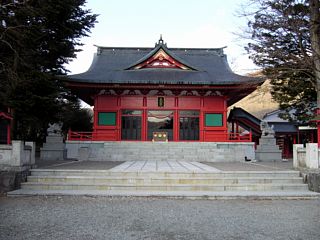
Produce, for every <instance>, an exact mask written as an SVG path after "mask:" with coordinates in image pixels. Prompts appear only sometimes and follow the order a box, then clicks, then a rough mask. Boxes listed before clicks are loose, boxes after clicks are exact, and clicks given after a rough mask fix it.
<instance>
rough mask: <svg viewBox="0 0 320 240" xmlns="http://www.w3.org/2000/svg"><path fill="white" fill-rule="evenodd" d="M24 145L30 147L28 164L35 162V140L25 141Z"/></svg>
mask: <svg viewBox="0 0 320 240" xmlns="http://www.w3.org/2000/svg"><path fill="white" fill-rule="evenodd" d="M25 145H26V146H30V147H31V156H30V163H29V164H30V165H34V164H36V143H35V142H25Z"/></svg>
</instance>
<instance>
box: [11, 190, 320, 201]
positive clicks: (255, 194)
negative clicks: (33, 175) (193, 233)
mask: <svg viewBox="0 0 320 240" xmlns="http://www.w3.org/2000/svg"><path fill="white" fill-rule="evenodd" d="M38 195H40V196H43V195H45V196H62V195H64V196H92V197H96V196H103V197H167V198H177V199H180V198H183V199H206V200H208V199H210V200H233V199H245V200H257V199H259V200H265V199H268V200H270V199H271V200H276V199H281V200H282V199H319V198H320V194H319V193H316V192H310V191H221V192H208V191H203V192H201V191H197V192H195V191H183V192H181V191H179V192H175V191H170V192H168V191H166V192H164V191H162V192H159V191H158V192H157V191H152V192H150V191H112V190H110V191H99V190H28V189H19V190H15V191H12V192H9V193H8V196H10V197H19V196H38Z"/></svg>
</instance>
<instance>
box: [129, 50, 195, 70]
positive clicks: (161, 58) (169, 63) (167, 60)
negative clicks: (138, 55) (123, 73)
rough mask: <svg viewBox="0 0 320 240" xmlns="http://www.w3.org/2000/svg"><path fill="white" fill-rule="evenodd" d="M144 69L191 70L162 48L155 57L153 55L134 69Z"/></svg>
mask: <svg viewBox="0 0 320 240" xmlns="http://www.w3.org/2000/svg"><path fill="white" fill-rule="evenodd" d="M142 68H177V69H183V70H190V68H189V67H187V66H185V65H184V64H182V63H180V62H179V61H177V60H175V59H174V58H172V57H171V56H170V55H168V54H167V53H166V52H165V51H164V50H163V49H162V48H160V49H159V51H157V52H156V53H155V54H154V55H152V56H151V57H150V58H148V59H147V60H145V61H144V62H142V63H140V64H138V65H136V66H135V67H133V69H142Z"/></svg>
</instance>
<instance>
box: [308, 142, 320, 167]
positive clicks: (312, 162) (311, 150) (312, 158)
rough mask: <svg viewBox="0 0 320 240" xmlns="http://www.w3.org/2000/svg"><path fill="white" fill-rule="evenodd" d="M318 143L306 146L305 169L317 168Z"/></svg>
mask: <svg viewBox="0 0 320 240" xmlns="http://www.w3.org/2000/svg"><path fill="white" fill-rule="evenodd" d="M318 155H319V153H318V143H307V144H306V167H307V168H319V159H318V157H319V156H318Z"/></svg>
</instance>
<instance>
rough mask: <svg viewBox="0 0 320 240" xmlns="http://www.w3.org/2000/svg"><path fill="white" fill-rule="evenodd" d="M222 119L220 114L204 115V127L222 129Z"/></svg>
mask: <svg viewBox="0 0 320 240" xmlns="http://www.w3.org/2000/svg"><path fill="white" fill-rule="evenodd" d="M222 119H223V117H222V114H221V113H206V116H205V126H206V127H222V126H223V121H222Z"/></svg>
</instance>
